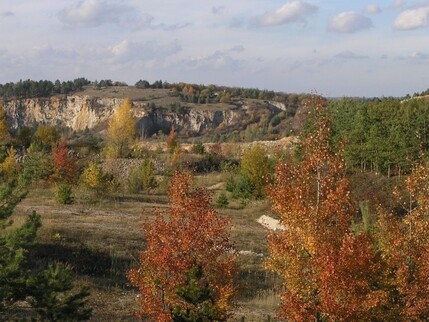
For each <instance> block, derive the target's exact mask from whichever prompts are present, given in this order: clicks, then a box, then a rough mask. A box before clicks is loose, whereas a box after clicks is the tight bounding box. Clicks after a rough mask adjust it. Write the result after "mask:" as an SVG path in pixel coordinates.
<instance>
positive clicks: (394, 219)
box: [377, 161, 429, 321]
mask: <svg viewBox="0 0 429 322" xmlns="http://www.w3.org/2000/svg"><path fill="white" fill-rule="evenodd" d="M395 196H396V198H397V199H398V201H399V202H400V204H401V205H402V207H403V208H402V209H403V214H402V215H401V216H398V215H395V214H392V213H387V212H383V213H382V214H381V215H380V218H379V220H378V222H377V226H378V227H377V234H378V239H379V244H380V249H381V250H382V251H383V255H384V257H385V258H386V261H387V266H388V267H389V271H390V272H391V274H390V280H389V282H390V286H391V293H392V294H393V295H394V298H393V299H394V301H392V302H393V304H394V305H393V304H392V306H391V310H392V311H393V314H394V317H395V320H397V321H426V320H428V319H429V288H428V285H429V275H428V274H429V235H428V234H427V229H428V227H429V217H428V211H429V167H428V163H427V161H421V162H420V164H418V165H417V166H415V167H414V168H413V171H412V173H411V175H410V176H409V177H408V178H407V179H406V182H405V193H401V192H400V191H399V189H397V190H396V191H395ZM392 297H393V296H392Z"/></svg>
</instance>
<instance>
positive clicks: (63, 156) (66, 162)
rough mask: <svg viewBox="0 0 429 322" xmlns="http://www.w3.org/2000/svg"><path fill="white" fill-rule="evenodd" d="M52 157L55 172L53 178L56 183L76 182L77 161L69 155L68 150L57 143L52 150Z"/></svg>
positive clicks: (64, 145)
mask: <svg viewBox="0 0 429 322" xmlns="http://www.w3.org/2000/svg"><path fill="white" fill-rule="evenodd" d="M52 153H53V156H54V168H55V172H54V174H53V178H54V180H56V181H66V182H68V183H72V182H74V181H76V180H77V177H78V166H77V159H76V157H74V156H73V155H71V154H70V149H69V148H68V147H67V145H66V144H64V143H58V144H57V145H55V146H54V147H53V149H52Z"/></svg>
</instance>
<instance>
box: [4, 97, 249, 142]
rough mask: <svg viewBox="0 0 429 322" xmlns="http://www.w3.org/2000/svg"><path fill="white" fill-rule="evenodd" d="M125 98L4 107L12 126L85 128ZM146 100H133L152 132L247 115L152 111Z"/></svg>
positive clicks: (205, 126)
mask: <svg viewBox="0 0 429 322" xmlns="http://www.w3.org/2000/svg"><path fill="white" fill-rule="evenodd" d="M123 101H124V99H123V98H111V97H108V98H99V97H90V96H86V95H69V96H53V97H50V98H31V99H15V100H10V101H8V102H6V103H5V106H4V109H5V112H6V119H7V122H8V124H9V126H10V127H11V128H19V127H23V126H29V127H32V126H33V125H34V124H48V125H53V126H59V127H68V128H71V129H72V130H74V131H82V130H85V129H86V128H88V129H92V128H94V127H96V126H97V125H99V124H103V123H104V124H105V122H106V121H108V120H109V119H110V117H112V115H113V114H114V113H115V111H116V109H117V108H118V107H119V106H120V105H121V104H122V103H123ZM145 104H146V103H145V102H143V101H134V102H133V107H134V108H133V112H134V115H135V117H136V119H137V121H138V124H139V126H140V127H141V128H140V130H141V132H142V133H145V134H147V135H149V136H150V135H152V134H153V133H157V132H158V131H159V130H163V131H164V132H165V131H169V129H170V128H171V127H172V126H174V127H175V128H176V129H177V130H182V129H183V130H185V131H188V133H190V134H203V133H204V132H205V131H207V130H210V129H216V128H218V127H227V126H230V125H233V124H237V123H238V124H239V123H240V122H241V121H242V120H243V119H245V118H246V117H247V116H248V115H246V111H244V110H241V111H240V110H214V109H210V108H208V109H193V108H191V109H189V110H187V111H186V112H185V113H182V114H180V113H176V112H172V111H169V110H168V108H162V107H160V108H156V109H155V110H154V111H152V112H149V110H148V108H145ZM144 128H146V130H145V129H144ZM147 129H149V130H147Z"/></svg>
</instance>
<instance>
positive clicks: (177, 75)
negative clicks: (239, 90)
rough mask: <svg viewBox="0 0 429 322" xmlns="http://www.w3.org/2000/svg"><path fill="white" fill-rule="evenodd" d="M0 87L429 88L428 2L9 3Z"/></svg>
mask: <svg viewBox="0 0 429 322" xmlns="http://www.w3.org/2000/svg"><path fill="white" fill-rule="evenodd" d="M0 18H1V28H0V82H1V83H5V82H9V81H14V82H15V81H18V80H19V79H28V78H30V79H35V80H39V79H50V80H55V79H60V80H69V79H74V78H77V77H81V76H83V77H86V78H88V79H90V80H100V79H112V80H119V81H125V82H127V83H128V84H134V83H135V82H136V81H137V80H139V79H146V80H149V81H150V82H153V81H155V80H158V79H161V80H167V81H169V82H177V81H185V82H192V83H201V84H219V85H231V86H240V87H258V88H261V89H273V90H278V91H284V92H295V93H300V92H317V93H320V94H322V95H326V96H366V97H370V96H383V95H384V96H402V95H405V94H407V93H411V94H412V93H414V92H416V91H422V90H425V89H427V88H429V22H428V20H429V0H417V1H413V0H408V1H406V0H374V1H366V0H363V1H345V0H336V1H322V0H306V1H284V0H283V1H282V0H200V1H191V0H156V1H147V0H79V1H75V0H37V1H34V0H2V1H1V2H0Z"/></svg>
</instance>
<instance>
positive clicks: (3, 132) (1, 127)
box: [0, 104, 10, 144]
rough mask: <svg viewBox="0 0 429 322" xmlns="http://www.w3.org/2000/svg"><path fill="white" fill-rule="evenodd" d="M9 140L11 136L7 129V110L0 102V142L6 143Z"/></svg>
mask: <svg viewBox="0 0 429 322" xmlns="http://www.w3.org/2000/svg"><path fill="white" fill-rule="evenodd" d="M9 140H10V136H9V131H8V129H7V123H6V116H5V111H4V107H3V104H0V144H6V143H8V142H9Z"/></svg>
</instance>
